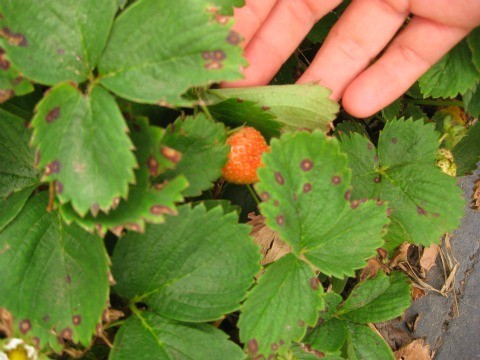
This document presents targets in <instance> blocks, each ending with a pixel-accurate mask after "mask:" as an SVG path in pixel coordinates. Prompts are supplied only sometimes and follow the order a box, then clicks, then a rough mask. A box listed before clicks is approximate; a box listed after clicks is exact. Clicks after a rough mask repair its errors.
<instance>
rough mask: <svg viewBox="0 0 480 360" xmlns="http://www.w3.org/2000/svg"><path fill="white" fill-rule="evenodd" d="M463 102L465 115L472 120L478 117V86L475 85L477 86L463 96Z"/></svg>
mask: <svg viewBox="0 0 480 360" xmlns="http://www.w3.org/2000/svg"><path fill="white" fill-rule="evenodd" d="M463 102H464V104H465V111H466V112H467V113H469V114H470V115H472V116H473V117H474V118H479V117H480V84H477V86H475V87H474V88H473V89H470V90H468V91H467V92H466V93H465V94H464V95H463Z"/></svg>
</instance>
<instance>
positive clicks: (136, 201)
mask: <svg viewBox="0 0 480 360" xmlns="http://www.w3.org/2000/svg"><path fill="white" fill-rule="evenodd" d="M164 133H165V131H164V130H163V129H161V128H159V127H156V126H149V125H148V121H147V120H146V119H138V120H136V121H135V122H133V123H132V126H131V137H132V140H133V142H134V145H135V148H136V151H135V155H136V157H137V162H138V164H140V168H139V169H137V170H136V171H135V178H136V183H135V185H131V186H130V188H129V191H128V199H120V198H116V200H115V207H114V209H112V210H110V211H109V212H108V213H102V212H101V213H98V214H97V215H96V216H94V214H87V215H86V216H84V217H80V216H79V215H78V214H76V213H75V211H74V210H73V208H72V207H71V206H70V204H65V205H63V206H62V207H61V214H62V216H63V217H64V219H65V220H66V221H67V223H70V222H72V221H76V222H77V223H78V224H80V226H82V227H83V228H85V229H87V230H89V231H94V230H97V231H98V232H99V233H100V234H101V235H103V234H105V232H106V231H107V230H108V229H109V230H111V231H112V232H114V233H115V234H117V235H119V236H120V235H121V233H122V231H123V229H125V228H126V229H131V230H135V231H143V230H144V229H145V223H147V222H149V223H155V224H160V223H163V222H164V220H165V215H166V214H170V215H175V214H177V209H176V205H175V203H177V202H181V201H183V196H182V192H183V191H184V190H185V189H186V188H187V185H188V183H187V180H186V179H185V178H184V177H183V176H177V177H175V178H173V177H172V179H171V180H169V181H165V182H163V183H159V184H155V185H153V184H152V183H151V181H150V176H156V175H158V174H161V173H162V172H164V171H165V170H166V169H167V168H169V167H172V166H173V165H174V163H173V162H172V159H173V160H175V161H178V159H177V158H178V157H179V153H177V152H176V151H175V150H172V149H170V148H168V147H166V146H165V145H164V144H163V140H164Z"/></svg>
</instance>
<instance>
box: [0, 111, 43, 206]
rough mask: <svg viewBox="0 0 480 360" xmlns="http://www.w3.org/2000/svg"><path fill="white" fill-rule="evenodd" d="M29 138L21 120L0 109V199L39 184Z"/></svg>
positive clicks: (29, 133) (29, 134)
mask: <svg viewBox="0 0 480 360" xmlns="http://www.w3.org/2000/svg"><path fill="white" fill-rule="evenodd" d="M30 136H31V132H30V131H29V130H28V129H27V126H26V124H25V122H24V121H23V120H22V119H21V118H19V117H17V116H15V115H13V114H11V113H9V112H7V111H5V110H3V109H0V199H2V198H5V197H6V196H7V195H9V194H10V193H12V192H13V191H15V190H20V189H23V188H26V187H29V186H31V185H38V184H39V179H38V174H37V171H36V170H35V169H34V167H33V163H34V157H35V156H34V151H33V149H32V148H30V147H29V146H28V142H29V140H30Z"/></svg>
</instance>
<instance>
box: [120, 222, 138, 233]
mask: <svg viewBox="0 0 480 360" xmlns="http://www.w3.org/2000/svg"><path fill="white" fill-rule="evenodd" d="M124 226H125V228H126V229H129V230H133V231H136V232H140V231H141V230H142V228H141V227H140V225H139V224H137V223H127V224H125V225H124Z"/></svg>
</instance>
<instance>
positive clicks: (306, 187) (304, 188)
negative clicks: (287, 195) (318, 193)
mask: <svg viewBox="0 0 480 360" xmlns="http://www.w3.org/2000/svg"><path fill="white" fill-rule="evenodd" d="M310 190H312V184H310V183H306V184H304V185H303V192H304V193H308V192H309V191H310Z"/></svg>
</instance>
